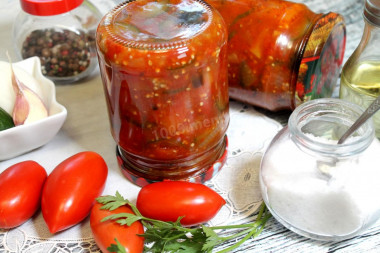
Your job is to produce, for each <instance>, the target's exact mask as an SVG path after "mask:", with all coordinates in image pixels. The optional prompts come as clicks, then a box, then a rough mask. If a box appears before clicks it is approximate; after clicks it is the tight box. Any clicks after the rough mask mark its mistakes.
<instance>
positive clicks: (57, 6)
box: [20, 0, 84, 16]
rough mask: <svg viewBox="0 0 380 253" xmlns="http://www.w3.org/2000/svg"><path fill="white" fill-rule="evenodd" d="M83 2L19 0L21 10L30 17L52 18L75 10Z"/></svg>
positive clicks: (79, 0) (68, 0)
mask: <svg viewBox="0 0 380 253" xmlns="http://www.w3.org/2000/svg"><path fill="white" fill-rule="evenodd" d="M83 1H84V0H20V3H21V8H22V9H23V10H24V11H25V12H26V13H29V14H31V15H35V16H52V15H58V14H62V13H65V12H68V11H71V10H72V9H75V8H76V7H78V6H79V5H81V4H82V3H83Z"/></svg>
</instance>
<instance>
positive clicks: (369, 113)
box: [338, 96, 380, 144]
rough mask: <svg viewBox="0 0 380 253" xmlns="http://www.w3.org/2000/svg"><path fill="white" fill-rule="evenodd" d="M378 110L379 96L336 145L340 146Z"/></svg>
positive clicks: (379, 104)
mask: <svg viewBox="0 0 380 253" xmlns="http://www.w3.org/2000/svg"><path fill="white" fill-rule="evenodd" d="M379 109H380V96H378V97H377V98H376V99H375V100H374V101H373V102H372V103H371V104H370V105H369V107H368V108H367V110H365V111H364V112H363V114H362V115H360V117H359V118H358V119H357V120H356V121H355V122H354V124H353V125H352V126H351V127H350V128H349V129H348V130H347V131H346V132H345V133H344V134H343V135H342V137H340V139H339V141H338V144H342V143H343V142H345V141H346V140H347V138H348V137H350V136H351V134H353V133H354V132H355V131H356V130H357V129H358V128H359V127H360V126H361V125H363V124H364V123H365V122H366V121H367V120H368V119H369V118H371V117H372V116H373V115H374V114H375V113H376V112H377V111H378V110H379Z"/></svg>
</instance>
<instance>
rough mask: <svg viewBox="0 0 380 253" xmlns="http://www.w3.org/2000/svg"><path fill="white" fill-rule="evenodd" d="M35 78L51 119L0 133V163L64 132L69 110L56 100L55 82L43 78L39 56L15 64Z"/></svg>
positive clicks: (39, 145)
mask: <svg viewBox="0 0 380 253" xmlns="http://www.w3.org/2000/svg"><path fill="white" fill-rule="evenodd" d="M14 66H16V67H19V68H21V69H23V70H24V71H25V72H27V73H28V74H30V75H32V76H33V77H34V78H35V79H36V80H37V82H38V83H39V84H40V89H41V93H42V100H43V101H44V102H45V105H46V106H47V108H48V111H49V116H48V117H47V118H44V119H42V120H39V121H36V122H32V123H29V124H25V125H20V126H16V127H12V128H9V129H6V130H3V131H0V161H2V160H6V159H10V158H13V157H16V156H19V155H21V154H24V153H26V152H29V151H31V150H33V149H36V148H38V147H41V146H43V145H45V144H46V143H48V142H49V141H50V140H51V139H53V137H54V136H55V135H56V134H57V133H58V131H59V130H60V129H61V127H62V125H63V123H64V122H65V120H66V116H67V110H66V108H65V107H64V106H63V105H61V104H59V103H58V102H57V100H56V97H55V85H54V83H53V82H52V81H51V80H49V79H47V78H46V77H44V76H43V75H42V72H41V63H40V60H39V58H38V57H32V58H28V59H26V60H23V61H20V62H17V63H14Z"/></svg>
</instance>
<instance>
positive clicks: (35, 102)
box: [13, 86, 48, 126]
mask: <svg viewBox="0 0 380 253" xmlns="http://www.w3.org/2000/svg"><path fill="white" fill-rule="evenodd" d="M47 116H48V112H47V109H46V107H45V105H44V103H43V102H42V100H41V99H40V97H39V96H38V95H37V94H36V93H35V92H34V91H32V90H31V89H29V88H28V87H26V86H25V87H24V88H23V96H19V95H18V96H16V102H15V107H14V109H13V117H14V118H15V119H14V122H15V125H16V126H17V125H22V124H28V123H31V122H34V121H37V120H40V119H43V118H46V117H47ZM16 119H17V121H16Z"/></svg>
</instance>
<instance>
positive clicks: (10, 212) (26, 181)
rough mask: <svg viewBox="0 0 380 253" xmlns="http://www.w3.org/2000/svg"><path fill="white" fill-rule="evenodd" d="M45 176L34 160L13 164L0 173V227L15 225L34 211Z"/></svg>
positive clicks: (38, 202)
mask: <svg viewBox="0 0 380 253" xmlns="http://www.w3.org/2000/svg"><path fill="white" fill-rule="evenodd" d="M46 177H47V174H46V171H45V169H44V168H43V167H42V166H41V165H40V164H38V163H37V162H35V161H24V162H20V163H17V164H14V165H12V166H10V167H9V168H7V169H6V170H4V171H3V172H2V173H1V174H0V228H5V229H9V228H14V227H17V226H19V225H21V224H23V223H24V222H26V221H27V220H28V219H30V218H31V217H32V216H33V214H35V213H36V211H37V210H38V208H39V207H40V200H41V192H42V187H43V185H44V182H45V180H46Z"/></svg>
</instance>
